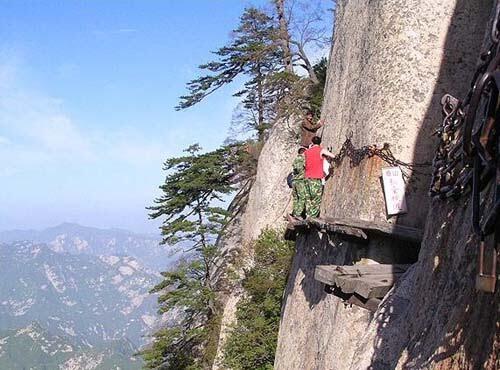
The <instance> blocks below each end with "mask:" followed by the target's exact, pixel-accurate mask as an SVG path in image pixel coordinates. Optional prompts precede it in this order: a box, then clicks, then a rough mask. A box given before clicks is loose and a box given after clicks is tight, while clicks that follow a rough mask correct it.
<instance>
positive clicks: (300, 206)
mask: <svg viewBox="0 0 500 370" xmlns="http://www.w3.org/2000/svg"><path fill="white" fill-rule="evenodd" d="M306 199H307V187H306V180H294V181H293V213H292V214H293V215H294V216H295V217H304V212H305V210H306Z"/></svg>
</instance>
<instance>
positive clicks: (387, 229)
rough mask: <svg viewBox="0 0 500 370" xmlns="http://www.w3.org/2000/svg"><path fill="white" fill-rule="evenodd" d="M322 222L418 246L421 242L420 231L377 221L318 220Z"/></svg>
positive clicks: (328, 218)
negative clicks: (388, 236)
mask: <svg viewBox="0 0 500 370" xmlns="http://www.w3.org/2000/svg"><path fill="white" fill-rule="evenodd" d="M320 220H322V222H324V223H326V224H332V225H341V226H349V227H355V228H359V229H362V230H364V231H368V232H373V233H378V234H383V235H390V236H395V237H397V238H399V239H402V240H407V241H410V242H413V243H418V244H420V243H421V242H422V237H423V232H422V230H419V229H415V228H413V227H409V226H402V225H395V224H389V223H386V222H379V221H364V220H357V219H351V218H332V217H324V218H320Z"/></svg>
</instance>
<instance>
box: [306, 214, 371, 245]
mask: <svg viewBox="0 0 500 370" xmlns="http://www.w3.org/2000/svg"><path fill="white" fill-rule="evenodd" d="M308 222H309V224H310V225H313V226H316V227H317V228H319V229H321V230H325V231H329V232H333V233H338V234H342V235H347V236H352V237H355V238H359V239H364V240H367V239H368V235H366V233H365V232H364V231H363V230H362V229H360V228H357V227H350V226H345V225H335V224H330V223H328V222H325V221H324V220H322V219H320V218H311V219H309V220H308Z"/></svg>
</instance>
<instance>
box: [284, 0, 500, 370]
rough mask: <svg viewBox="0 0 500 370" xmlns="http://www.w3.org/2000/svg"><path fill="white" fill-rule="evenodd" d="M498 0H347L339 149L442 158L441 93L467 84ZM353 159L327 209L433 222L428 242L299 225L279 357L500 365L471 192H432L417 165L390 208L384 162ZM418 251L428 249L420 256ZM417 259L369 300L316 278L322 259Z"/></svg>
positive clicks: (340, 21) (494, 298)
mask: <svg viewBox="0 0 500 370" xmlns="http://www.w3.org/2000/svg"><path fill="white" fill-rule="evenodd" d="M491 9H492V2H491V1H484V2H470V1H465V0H443V1H434V0H423V1H405V2H403V1H400V0H383V1H367V0H352V1H345V0H344V1H339V2H338V4H337V11H336V30H335V33H334V43H333V48H332V51H331V54H330V65H329V72H328V80H327V87H326V90H325V101H324V105H323V112H322V113H323V114H322V115H323V118H325V119H326V120H328V121H329V122H332V123H333V124H332V125H329V126H328V127H326V128H325V131H324V135H323V141H324V144H325V145H326V146H330V147H332V148H333V151H334V152H335V151H337V150H338V149H339V148H340V147H341V146H342V143H343V142H344V141H345V139H346V137H347V136H348V135H349V133H350V132H352V134H353V136H352V142H353V144H354V146H356V147H361V146H363V145H372V144H377V145H382V144H383V143H386V142H387V143H388V144H389V145H390V148H391V150H392V152H393V153H394V155H395V156H396V157H397V158H398V159H400V160H402V161H404V162H413V163H424V162H430V161H432V157H433V154H434V151H435V146H436V142H435V140H434V139H432V137H431V134H432V131H433V130H434V129H435V128H436V126H437V124H438V123H439V122H440V120H441V119H442V117H441V106H440V103H439V102H440V99H441V96H442V95H443V94H444V93H446V92H449V93H452V94H453V95H455V96H464V95H465V93H466V92H467V90H468V88H469V82H470V80H471V78H472V74H473V72H474V69H475V68H474V67H475V64H476V61H477V56H478V55H479V51H480V47H481V45H482V43H483V39H484V35H485V32H487V25H488V19H489V16H490V13H491ZM385 166H387V164H385V163H384V162H383V161H382V160H381V159H380V158H378V157H372V158H369V159H366V160H364V161H363V162H361V164H360V165H359V166H356V167H352V166H351V165H350V164H349V163H348V160H345V161H344V162H343V163H342V165H341V166H340V167H339V168H337V169H336V170H335V174H334V176H333V178H332V179H331V180H329V182H328V183H327V185H326V187H325V193H324V198H323V202H322V211H321V213H322V216H327V217H334V218H339V217H340V218H350V219H355V220H365V221H376V222H382V223H386V224H389V225H403V226H409V227H413V228H416V229H421V230H422V231H424V236H423V240H422V243H421V246H420V250H418V249H417V250H415V247H414V246H413V245H411V244H410V243H407V242H404V241H401V240H399V239H397V238H394V237H391V235H390V233H389V234H388V235H375V236H370V238H369V240H368V241H367V242H364V243H360V242H357V241H353V240H350V239H348V238H347V239H346V238H339V237H338V236H336V235H335V234H334V233H326V232H319V231H314V229H313V230H311V231H309V232H302V233H299V235H298V236H297V242H296V245H297V253H296V256H295V258H294V262H293V266H292V271H291V274H290V277H289V280H288V286H287V290H286V292H285V298H284V305H283V309H282V319H281V326H280V333H279V340H278V348H277V353H276V359H275V368H276V369H278V370H294V369H297V370H298V369H301V370H302V369H307V370H309V369H335V370H337V369H394V368H400V369H408V368H411V369H424V368H425V369H427V368H433V369H480V368H487V369H496V368H500V359H499V350H500V325H499V303H500V289H498V288H497V291H496V293H495V294H486V293H481V292H477V291H476V290H475V287H474V283H475V275H476V272H477V268H476V263H477V262H476V261H477V240H476V239H475V238H474V237H473V235H472V232H471V225H470V219H471V204H470V202H468V201H467V199H468V198H463V199H460V200H458V201H447V202H444V201H440V200H435V201H432V202H430V201H429V198H428V196H427V190H428V185H429V176H428V175H425V174H423V173H421V171H418V172H417V171H414V172H413V173H411V174H410V178H409V180H408V183H407V187H406V200H407V203H408V213H407V214H405V215H400V216H397V217H393V218H390V219H387V218H386V212H385V203H384V197H383V192H382V187H381V184H380V179H379V178H380V175H381V168H383V167H385ZM417 253H418V261H417V257H416V255H417ZM408 262H414V264H413V265H412V267H411V268H410V269H409V270H408V271H407V272H406V273H405V274H404V275H403V276H402V277H401V278H400V279H399V280H398V282H397V283H396V285H395V286H394V288H393V289H392V290H391V291H390V292H389V294H388V295H387V296H386V297H385V299H384V300H383V301H382V303H381V304H380V306H379V307H378V309H377V310H376V311H375V312H374V313H372V312H370V311H368V310H366V309H363V308H360V307H358V306H356V305H349V304H346V303H345V302H344V300H342V299H341V298H339V297H337V296H336V295H334V294H327V293H326V292H325V290H324V288H325V286H324V285H323V284H322V283H320V282H318V281H316V280H315V278H314V271H315V267H316V266H317V265H328V264H334V265H352V264H367V263H372V264H373V263H386V264H387V263H389V264H397V263H408Z"/></svg>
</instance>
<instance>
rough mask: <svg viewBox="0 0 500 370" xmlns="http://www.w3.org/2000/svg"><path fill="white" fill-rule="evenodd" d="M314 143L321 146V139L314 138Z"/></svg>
mask: <svg viewBox="0 0 500 370" xmlns="http://www.w3.org/2000/svg"><path fill="white" fill-rule="evenodd" d="M312 143H313V144H314V145H319V144H321V138H320V137H319V136H315V137H313V138H312Z"/></svg>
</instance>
